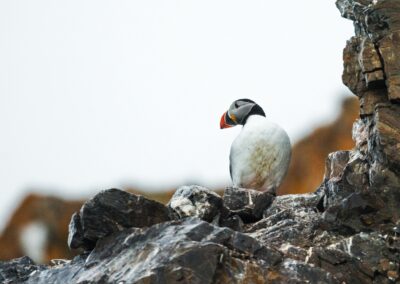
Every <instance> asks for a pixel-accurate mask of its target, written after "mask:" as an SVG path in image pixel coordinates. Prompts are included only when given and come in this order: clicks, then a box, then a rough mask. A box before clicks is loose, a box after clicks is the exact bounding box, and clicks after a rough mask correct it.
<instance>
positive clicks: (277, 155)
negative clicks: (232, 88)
mask: <svg viewBox="0 0 400 284" xmlns="http://www.w3.org/2000/svg"><path fill="white" fill-rule="evenodd" d="M236 125H242V126H243V127H242V130H241V131H240V133H239V135H238V136H237V137H236V138H235V140H234V141H233V143H232V146H231V150H230V155H229V171H230V175H231V179H232V184H233V187H238V188H247V189H255V190H258V191H264V192H269V193H271V194H274V195H275V194H276V190H277V189H278V187H279V186H280V185H281V183H282V181H283V179H284V178H285V176H286V173H287V171H288V168H289V163H290V158H291V153H292V150H291V149H292V147H291V144H290V139H289V136H288V135H287V133H286V131H285V130H284V129H283V128H282V127H280V126H279V125H278V124H276V123H274V122H272V121H271V120H270V119H269V118H267V117H266V115H265V112H264V110H263V109H262V108H261V107H260V106H259V105H258V104H257V103H255V102H254V101H252V100H249V99H239V100H236V101H234V102H233V103H232V104H231V106H230V107H229V109H228V111H226V112H225V113H224V114H223V115H222V117H221V121H220V128H221V129H224V128H229V127H233V126H236Z"/></svg>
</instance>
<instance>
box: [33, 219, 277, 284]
mask: <svg viewBox="0 0 400 284" xmlns="http://www.w3.org/2000/svg"><path fill="white" fill-rule="evenodd" d="M281 259H282V257H281V255H280V253H279V252H277V251H275V250H274V249H270V248H268V247H265V246H262V245H261V244H260V243H259V242H257V241H256V240H255V239H253V238H251V237H249V236H246V235H244V234H241V233H238V232H235V231H233V230H231V229H228V228H220V227H217V226H214V225H212V224H209V223H207V222H204V221H201V220H200V219H197V218H187V219H184V220H178V221H172V222H166V223H163V224H157V225H154V226H152V227H150V228H143V229H139V228H130V229H125V230H123V231H121V232H118V233H117V234H113V235H110V236H108V237H106V238H103V239H102V240H100V241H98V243H97V245H96V248H95V249H94V250H93V251H92V252H91V253H90V254H89V255H88V256H87V257H85V258H79V259H77V260H73V261H72V262H71V263H67V264H64V265H63V266H62V267H55V268H49V269H47V270H45V271H41V272H39V273H37V274H35V275H33V276H32V277H30V279H29V281H28V282H27V283H46V284H47V283H78V282H79V283H99V282H101V283H223V281H222V279H226V277H229V276H228V275H230V277H231V278H232V279H235V280H236V281H240V280H241V277H244V276H243V275H244V274H245V278H246V279H249V280H250V279H253V281H254V280H257V279H258V281H265V279H266V277H267V269H268V268H269V267H273V266H274V265H276V264H278V263H279V262H280V261H281ZM82 267H85V269H82ZM255 272H262V273H263V274H264V275H263V274H260V275H259V274H255Z"/></svg>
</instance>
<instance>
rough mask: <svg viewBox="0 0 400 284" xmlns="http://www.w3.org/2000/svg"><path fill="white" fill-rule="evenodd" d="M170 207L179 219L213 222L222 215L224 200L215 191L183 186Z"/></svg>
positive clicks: (178, 190) (175, 194)
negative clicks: (194, 218)
mask: <svg viewBox="0 0 400 284" xmlns="http://www.w3.org/2000/svg"><path fill="white" fill-rule="evenodd" d="M168 207H169V208H171V209H172V210H173V212H174V213H175V214H176V215H177V217H178V218H184V217H192V216H195V217H198V218H200V219H202V220H205V221H208V222H211V221H213V219H214V218H215V217H217V215H219V214H220V210H221V208H222V199H221V197H220V196H219V195H218V194H217V193H215V192H214V191H212V190H210V189H207V188H205V187H202V186H198V185H191V186H182V187H180V188H178V189H177V190H176V192H175V193H174V195H173V196H172V198H171V200H170V201H169V203H168Z"/></svg>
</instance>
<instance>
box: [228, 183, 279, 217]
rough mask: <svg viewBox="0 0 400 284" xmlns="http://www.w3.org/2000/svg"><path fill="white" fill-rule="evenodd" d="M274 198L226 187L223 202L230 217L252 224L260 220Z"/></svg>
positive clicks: (249, 190) (252, 191)
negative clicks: (234, 216) (235, 216)
mask: <svg viewBox="0 0 400 284" xmlns="http://www.w3.org/2000/svg"><path fill="white" fill-rule="evenodd" d="M274 198H275V196H274V195H272V194H271V193H268V192H260V191H256V190H253V189H245V188H236V187H227V188H226V189H225V192H224V196H223V201H224V206H225V207H226V208H227V209H228V210H229V211H230V214H231V215H238V216H239V217H240V218H241V219H242V220H243V221H244V222H245V223H252V222H255V221H257V220H260V219H261V218H262V214H263V211H264V210H265V209H266V208H267V207H268V206H269V205H270V204H271V202H272V200H273V199H274Z"/></svg>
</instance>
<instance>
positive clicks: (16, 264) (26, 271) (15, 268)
mask: <svg viewBox="0 0 400 284" xmlns="http://www.w3.org/2000/svg"><path fill="white" fill-rule="evenodd" d="M44 269H45V267H44V266H43V265H36V264H35V263H34V262H33V260H32V259H30V258H29V257H27V256H24V257H20V258H16V259H13V260H10V261H0V282H1V283H3V284H12V283H21V282H23V281H25V280H27V279H28V278H29V277H30V276H33V275H34V274H35V273H37V272H39V271H41V270H44Z"/></svg>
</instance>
